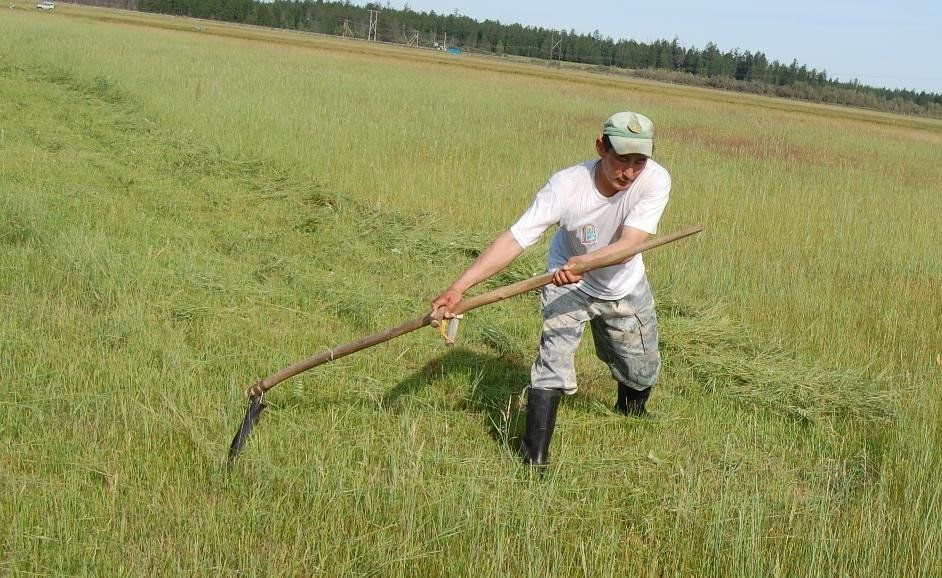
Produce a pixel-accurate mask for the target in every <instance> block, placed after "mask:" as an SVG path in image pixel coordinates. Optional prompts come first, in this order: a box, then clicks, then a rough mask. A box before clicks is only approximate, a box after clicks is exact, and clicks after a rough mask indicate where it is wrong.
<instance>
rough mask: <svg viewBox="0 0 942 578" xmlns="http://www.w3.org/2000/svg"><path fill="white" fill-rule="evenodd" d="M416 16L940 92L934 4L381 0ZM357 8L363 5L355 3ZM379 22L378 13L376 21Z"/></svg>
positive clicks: (939, 36)
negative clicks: (761, 56)
mask: <svg viewBox="0 0 942 578" xmlns="http://www.w3.org/2000/svg"><path fill="white" fill-rule="evenodd" d="M380 3H381V4H382V5H384V6H390V7H391V8H395V9H402V8H404V7H405V6H408V7H409V8H410V9H412V10H414V11H416V12H428V11H430V10H434V11H435V12H436V13H438V14H450V13H452V12H454V11H456V10H457V11H458V13H459V14H462V15H464V16H469V17H471V18H474V19H475V20H479V21H481V20H485V19H487V20H499V21H500V22H501V23H502V24H510V23H514V22H517V23H520V24H522V25H525V26H535V27H543V28H552V29H561V30H567V31H568V30H572V29H575V31H576V32H577V33H585V34H591V33H592V32H593V31H594V30H596V29H597V30H598V31H599V32H600V33H601V34H602V36H603V37H610V38H612V39H613V40H616V41H617V40H619V39H625V40H636V41H638V42H653V41H655V40H660V39H664V40H673V39H674V38H675V37H676V38H677V39H678V41H679V43H680V44H681V46H684V47H696V48H699V49H703V48H704V47H705V46H706V44H707V43H708V42H713V43H714V44H716V45H717V47H718V48H719V49H720V51H722V52H727V51H730V50H733V49H735V48H739V49H740V51H742V52H745V51H747V50H748V51H749V52H752V53H755V52H763V53H765V55H766V57H768V59H769V61H770V62H771V61H773V60H778V61H779V62H781V63H783V64H791V62H792V60H796V59H797V60H798V63H799V64H804V65H806V66H807V67H808V68H814V69H816V70H818V71H821V70H825V71H827V75H828V78H837V79H839V80H842V81H848V80H853V79H854V78H856V79H857V80H859V81H860V83H861V84H866V85H869V86H876V87H886V88H905V89H910V90H915V91H917V92H918V91H922V90H925V91H927V92H934V93H942V1H940V0H932V1H930V0H896V1H887V0H883V1H875V0H819V1H816V2H815V1H811V0H791V1H786V2H762V1H761V0H751V1H750V0H715V1H713V2H694V1H692V0H667V1H663V0H662V1H657V0H655V1H649V2H624V1H622V2H616V1H615V0H578V1H572V0H568V1H563V0H517V1H513V0H474V1H472V0H389V1H384V0H381V1H380ZM357 4H360V5H363V4H365V2H357ZM381 17H382V15H380V18H381Z"/></svg>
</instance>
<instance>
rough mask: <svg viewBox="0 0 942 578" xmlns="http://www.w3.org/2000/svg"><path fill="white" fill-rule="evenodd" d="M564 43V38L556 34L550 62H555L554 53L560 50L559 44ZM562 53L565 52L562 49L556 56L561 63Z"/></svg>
mask: <svg viewBox="0 0 942 578" xmlns="http://www.w3.org/2000/svg"><path fill="white" fill-rule="evenodd" d="M562 41H563V37H562V36H556V35H555V34H554V35H553V47H552V48H550V60H553V51H554V50H556V49H557V48H559V43H560V42H562ZM562 53H563V51H562V49H560V50H559V52H558V53H557V54H556V57H557V59H558V60H560V61H561V60H562V59H563V54H562Z"/></svg>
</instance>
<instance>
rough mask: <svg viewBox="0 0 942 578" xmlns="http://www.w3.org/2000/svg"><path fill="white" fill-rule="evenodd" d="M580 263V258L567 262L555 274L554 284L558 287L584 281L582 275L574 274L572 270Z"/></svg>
mask: <svg viewBox="0 0 942 578" xmlns="http://www.w3.org/2000/svg"><path fill="white" fill-rule="evenodd" d="M578 263H579V258H578V257H573V258H571V259H569V261H567V262H566V264H565V265H563V266H562V267H561V268H559V269H557V270H556V271H554V272H553V283H554V284H555V285H557V286H562V285H569V284H570V283H578V282H579V281H582V275H581V274H577V273H573V272H572V270H571V269H572V268H573V267H575V266H576V265H577V264H578Z"/></svg>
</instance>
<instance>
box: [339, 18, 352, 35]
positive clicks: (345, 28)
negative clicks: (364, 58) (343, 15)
mask: <svg viewBox="0 0 942 578" xmlns="http://www.w3.org/2000/svg"><path fill="white" fill-rule="evenodd" d="M348 34H349V35H350V38H353V30H350V21H349V20H344V21H343V34H341V36H343V37H344V38H346V37H347V35H348Z"/></svg>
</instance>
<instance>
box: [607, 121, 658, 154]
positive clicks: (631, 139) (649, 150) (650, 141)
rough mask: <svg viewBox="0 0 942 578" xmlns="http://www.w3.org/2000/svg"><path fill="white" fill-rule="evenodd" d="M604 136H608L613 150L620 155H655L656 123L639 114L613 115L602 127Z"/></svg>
mask: <svg viewBox="0 0 942 578" xmlns="http://www.w3.org/2000/svg"><path fill="white" fill-rule="evenodd" d="M602 134H603V135H605V136H608V140H609V141H611V143H612V148H614V149H615V152H616V153H618V154H620V155H630V154H641V155H644V156H646V157H649V156H651V155H653V154H654V123H653V122H651V119H649V118H648V117H646V116H644V115H643V114H638V113H637V112H631V111H625V112H619V113H616V114H613V115H612V116H611V117H609V119H608V120H606V121H605V124H603V125H602Z"/></svg>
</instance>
